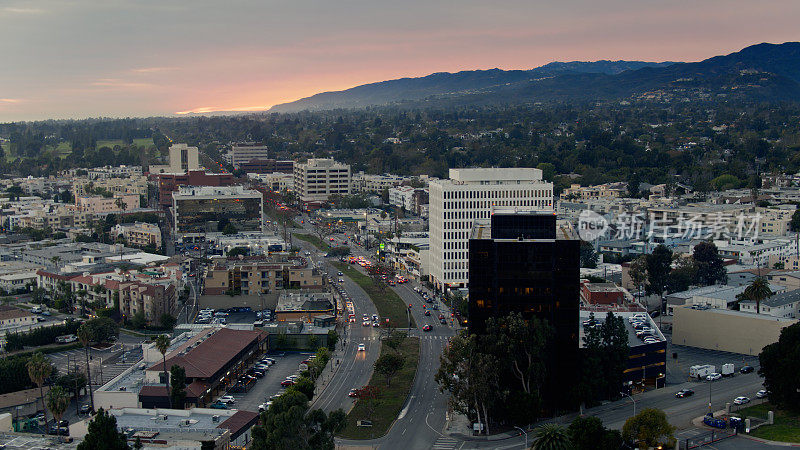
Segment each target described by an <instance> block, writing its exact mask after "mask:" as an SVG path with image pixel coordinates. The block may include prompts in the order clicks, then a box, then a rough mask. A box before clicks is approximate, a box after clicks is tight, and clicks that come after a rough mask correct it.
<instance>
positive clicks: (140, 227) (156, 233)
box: [113, 222, 161, 248]
mask: <svg viewBox="0 0 800 450" xmlns="http://www.w3.org/2000/svg"><path fill="white" fill-rule="evenodd" d="M113 234H114V235H115V236H122V237H123V238H125V242H127V244H128V245H132V246H135V247H147V246H148V245H152V246H154V247H155V248H161V228H159V226H158V225H157V224H154V223H145V222H135V223H121V224H118V225H116V226H115V227H114V230H113Z"/></svg>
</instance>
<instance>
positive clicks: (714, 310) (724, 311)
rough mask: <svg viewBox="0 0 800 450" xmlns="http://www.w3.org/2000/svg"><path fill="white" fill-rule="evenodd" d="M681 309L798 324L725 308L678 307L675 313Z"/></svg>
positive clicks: (788, 319)
mask: <svg viewBox="0 0 800 450" xmlns="http://www.w3.org/2000/svg"><path fill="white" fill-rule="evenodd" d="M679 309H692V310H696V311H702V312H703V313H707V314H724V315H728V316H735V317H748V318H751V319H754V320H767V321H770V322H783V323H786V324H788V325H791V324H793V323H796V322H797V319H790V318H787V317H773V316H769V315H766V314H755V313H750V312H744V311H734V310H732V309H723V308H692V307H691V306H689V305H686V306H680V307H676V308H675V311H677V310H679Z"/></svg>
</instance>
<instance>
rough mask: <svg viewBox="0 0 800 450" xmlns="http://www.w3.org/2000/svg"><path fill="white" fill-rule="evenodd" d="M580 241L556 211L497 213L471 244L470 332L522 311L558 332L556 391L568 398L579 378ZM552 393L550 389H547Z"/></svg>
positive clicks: (553, 368) (554, 367)
mask: <svg viewBox="0 0 800 450" xmlns="http://www.w3.org/2000/svg"><path fill="white" fill-rule="evenodd" d="M579 248H580V240H578V238H577V237H576V236H574V233H573V232H572V231H571V230H568V229H560V228H558V227H557V226H556V217H555V215H554V214H553V213H541V212H525V213H508V214H506V213H495V214H494V215H493V216H492V217H491V222H490V223H487V224H483V225H481V224H477V225H476V226H475V228H474V229H473V231H472V236H471V239H470V241H469V331H470V333H477V334H480V333H483V332H485V330H486V321H487V319H489V318H490V317H502V316H505V315H507V314H509V313H510V312H520V313H522V315H523V316H524V317H534V316H535V317H539V318H541V319H547V321H548V322H549V323H550V325H552V326H553V328H554V329H555V339H554V343H553V344H554V347H555V351H554V352H553V355H554V359H553V360H552V361H551V363H550V364H548V370H549V372H550V377H549V378H550V380H552V382H553V383H554V384H555V385H554V386H552V387H553V388H555V389H553V390H550V391H551V392H553V393H554V394H555V395H564V394H565V391H564V390H562V389H569V390H570V391H571V388H572V386H574V383H575V380H577V373H578V364H577V355H578V314H579V312H578V311H579V303H578V301H579V295H580V292H579V290H580V253H579ZM542 391H543V392H547V391H548V389H543V390H542Z"/></svg>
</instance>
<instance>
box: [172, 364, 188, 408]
mask: <svg viewBox="0 0 800 450" xmlns="http://www.w3.org/2000/svg"><path fill="white" fill-rule="evenodd" d="M169 374H170V383H169V386H170V390H169V399H170V402H171V404H172V407H173V408H177V409H183V407H184V402H185V401H186V370H185V369H184V368H183V367H181V366H179V365H177V364H173V365H172V367H170V369H169Z"/></svg>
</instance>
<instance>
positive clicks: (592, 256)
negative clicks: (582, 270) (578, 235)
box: [581, 241, 599, 269]
mask: <svg viewBox="0 0 800 450" xmlns="http://www.w3.org/2000/svg"><path fill="white" fill-rule="evenodd" d="M598 259H599V256H598V255H597V252H595V251H594V246H593V245H592V243H591V242H586V241H581V267H586V268H589V269H594V268H596V267H597V260H598Z"/></svg>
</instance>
